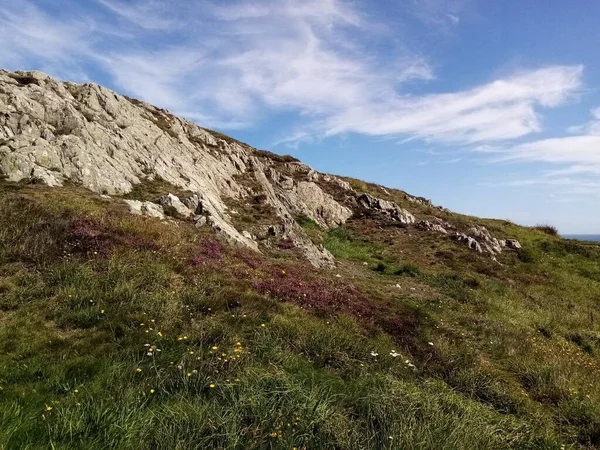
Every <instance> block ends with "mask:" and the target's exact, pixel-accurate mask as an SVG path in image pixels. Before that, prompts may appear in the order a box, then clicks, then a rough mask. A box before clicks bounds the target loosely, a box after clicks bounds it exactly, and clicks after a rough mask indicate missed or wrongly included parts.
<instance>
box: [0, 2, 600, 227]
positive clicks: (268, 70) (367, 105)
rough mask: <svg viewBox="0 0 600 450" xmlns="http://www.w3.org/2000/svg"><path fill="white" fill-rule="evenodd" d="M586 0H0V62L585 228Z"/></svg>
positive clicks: (496, 208) (308, 155)
mask: <svg viewBox="0 0 600 450" xmlns="http://www.w3.org/2000/svg"><path fill="white" fill-rule="evenodd" d="M599 23H600V4H598V3H597V2H593V1H590V2H584V1H579V2H564V1H562V0H527V1H522V0H504V1H502V2H496V1H494V2H492V1H487V0H403V1H398V0H378V1H366V0H363V1H358V0H352V1H346V0H302V1H300V0H235V1H233V0H232V1H224V0H219V1H217V0H214V1H208V0H206V1H205V0H197V1H191V0H178V1H166V0H162V1H161V0H86V1H76V0H62V1H60V2H57V1H56V0H53V1H50V0H0V67H4V68H8V69H13V70H16V69H39V70H43V71H45V72H48V73H50V74H52V75H54V76H56V77H59V78H62V79H65V80H72V81H77V82H86V81H92V82H97V83H100V84H103V85H105V86H108V87H110V88H113V89H115V90H117V91H118V92H120V93H124V94H128V95H132V96H135V97H137V98H140V99H143V100H147V101H149V102H152V103H154V104H157V105H159V106H161V107H165V108H167V109H169V110H171V111H172V112H174V113H177V114H180V115H183V116H185V117H187V118H188V119H191V120H194V121H196V122H197V123H198V124H200V125H203V126H207V127H211V128H215V129H218V130H221V131H224V132H226V133H228V134H230V135H232V136H235V137H237V138H239V139H241V140H243V141H245V142H248V143H249V144H251V145H253V146H255V147H258V148H263V149H270V150H273V151H276V152H279V153H291V154H293V155H295V156H297V157H298V158H300V159H302V160H303V161H304V162H306V163H308V164H310V165H312V166H313V167H315V168H316V169H317V170H320V171H324V172H331V173H337V174H342V175H349V176H354V177H357V178H361V179H366V180H369V181H374V182H378V183H382V184H384V185H387V186H391V187H397V188H401V189H404V190H406V191H408V192H410V193H413V194H415V195H420V196H425V197H428V198H431V199H432V200H433V201H434V203H436V204H441V205H443V206H446V207H449V208H450V209H453V210H455V211H459V212H463V213H468V214H473V215H478V216H485V217H495V218H505V219H511V220H513V221H516V222H518V223H522V224H526V225H533V224H536V223H542V222H544V223H551V224H554V225H555V226H557V227H558V228H559V230H560V231H561V232H563V233H599V232H600V208H599V205H600V92H599V90H598V88H599V86H600V56H599V53H598V43H600V27H599V26H598V24H599Z"/></svg>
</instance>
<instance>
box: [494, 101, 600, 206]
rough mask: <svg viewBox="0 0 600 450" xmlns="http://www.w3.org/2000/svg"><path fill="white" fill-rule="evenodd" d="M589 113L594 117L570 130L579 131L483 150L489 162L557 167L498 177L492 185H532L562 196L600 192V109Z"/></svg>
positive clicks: (599, 193) (598, 193)
mask: <svg viewBox="0 0 600 450" xmlns="http://www.w3.org/2000/svg"><path fill="white" fill-rule="evenodd" d="M591 113H592V116H593V120H591V121H589V122H587V123H585V124H582V125H577V126H574V127H571V128H570V129H569V130H570V131H571V132H578V133H580V134H577V135H574V136H565V137H557V138H550V139H540V140H534V141H530V142H525V143H522V144H519V145H514V146H505V147H496V148H493V149H492V150H490V151H488V152H486V153H487V154H488V155H492V158H491V159H490V161H492V162H496V163H498V162H504V163H511V162H513V163H514V162H516V163H535V164H539V163H544V164H546V165H551V166H556V167H557V168H555V169H549V170H545V171H542V172H539V171H538V172H537V173H535V172H532V173H531V174H530V176H529V177H527V178H515V179H512V180H500V181H496V182H493V183H491V184H493V185H494V186H505V187H522V186H535V187H540V188H544V189H547V190H551V191H555V192H559V193H560V195H561V196H562V197H564V196H575V195H589V194H594V195H600V151H599V150H600V108H596V109H593V110H592V111H591ZM486 153H482V154H486ZM559 188H560V189H559ZM557 189H559V191H557Z"/></svg>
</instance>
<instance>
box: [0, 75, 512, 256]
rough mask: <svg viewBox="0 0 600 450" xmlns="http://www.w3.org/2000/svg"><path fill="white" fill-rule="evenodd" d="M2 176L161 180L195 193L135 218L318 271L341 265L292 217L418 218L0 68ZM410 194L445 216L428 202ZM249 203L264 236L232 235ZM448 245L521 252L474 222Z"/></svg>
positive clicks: (124, 102) (108, 97)
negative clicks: (170, 219) (263, 217)
mask: <svg viewBox="0 0 600 450" xmlns="http://www.w3.org/2000/svg"><path fill="white" fill-rule="evenodd" d="M0 174H1V175H4V176H6V177H8V179H9V180H12V181H19V180H23V179H38V180H40V181H43V182H44V183H46V184H48V185H50V186H59V185H62V184H63V183H64V182H66V181H72V182H76V183H79V184H82V185H83V186H85V187H87V188H88V189H90V190H92V191H95V192H97V193H100V194H103V195H106V194H110V195H120V194H125V193H129V192H130V191H131V190H132V188H133V187H134V186H135V185H138V184H140V183H143V182H145V181H149V180H154V179H157V178H160V179H162V180H164V181H166V182H169V183H171V184H172V185H173V186H175V187H176V188H178V189H181V190H184V191H187V192H189V194H186V196H183V195H182V196H181V198H180V197H178V196H176V195H174V194H172V193H170V194H168V195H165V196H164V197H162V198H161V199H160V201H159V203H160V204H157V203H153V202H148V201H141V199H140V200H136V199H133V200H125V201H126V202H127V204H128V206H129V208H130V211H131V212H132V213H133V214H141V215H146V216H150V217H154V218H157V219H161V220H163V219H165V216H169V215H170V216H175V217H179V218H182V219H185V220H190V221H193V222H194V223H195V225H196V226H197V227H202V226H205V225H209V226H211V227H212V228H214V229H215V230H216V231H217V232H220V233H222V234H223V235H224V236H226V237H227V238H228V239H229V240H231V241H233V242H235V243H238V244H241V245H244V246H247V247H250V248H253V249H255V250H258V251H260V246H259V242H263V244H261V245H270V244H269V240H277V239H279V240H280V241H281V242H282V243H283V242H284V243H285V247H286V248H294V249H297V250H299V251H300V252H301V253H302V254H304V256H305V257H306V258H308V260H309V261H310V262H311V263H312V264H314V265H315V266H319V267H330V266H332V265H333V264H334V258H333V256H332V255H331V253H329V252H328V251H327V250H326V249H324V248H323V247H322V246H317V245H315V244H313V242H312V241H311V239H310V238H309V237H308V236H307V235H306V234H305V232H304V230H303V229H302V227H300V225H299V224H298V223H297V222H296V220H295V217H298V216H305V217H309V218H310V219H312V220H314V221H315V222H316V223H317V224H318V225H319V226H320V227H321V228H324V229H327V228H330V227H337V226H340V225H342V224H344V223H345V222H346V221H347V220H348V218H350V217H351V216H352V215H353V214H354V213H355V212H357V211H363V212H368V213H369V214H372V215H374V216H377V217H380V218H383V219H384V220H387V221H392V222H397V223H398V224H401V225H402V226H412V225H413V224H415V222H416V219H415V217H414V216H413V215H412V214H411V213H410V212H409V211H407V210H405V209H403V208H400V207H399V206H398V205H397V204H396V203H394V202H391V201H387V200H383V199H380V198H376V197H374V196H372V195H369V194H366V193H360V192H358V193H357V192H355V191H354V190H353V189H352V187H351V186H350V184H349V183H348V182H347V181H345V180H342V179H341V178H338V177H336V176H333V175H326V174H320V173H318V172H315V171H314V170H313V169H311V168H310V167H309V166H307V165H305V164H302V163H301V162H299V161H297V160H295V159H294V158H291V157H281V156H279V155H275V154H271V153H269V152H265V151H258V150H255V149H253V148H251V147H249V146H248V145H246V144H243V143H241V142H238V141H236V140H234V139H231V138H228V137H226V136H223V135H221V134H219V133H217V132H213V131H210V130H206V129H203V128H201V127H199V126H198V125H196V124H194V123H191V122H188V121H186V120H183V119H180V118H177V117H175V116H173V115H171V114H170V113H169V112H168V111H165V110H162V109H159V108H156V107H154V106H152V105H149V104H147V103H144V102H140V101H138V100H134V99H130V98H127V97H124V96H121V95H118V94H116V93H114V92H113V91H110V90H108V89H105V88H103V87H100V86H97V85H94V84H83V85H77V84H73V83H63V82H60V81H57V80H55V79H53V78H51V77H49V76H47V75H45V74H43V73H40V72H14V73H13V72H6V71H3V70H0ZM382 189H383V188H382ZM383 191H384V192H385V193H386V194H389V192H387V191H386V190H385V189H383ZM332 194H333V195H336V197H335V198H334V197H333V195H332ZM405 198H406V199H407V200H408V201H410V202H412V203H414V204H416V205H417V204H418V205H422V206H427V207H431V208H432V209H436V208H437V209H443V208H439V207H435V206H433V205H432V203H431V202H430V201H429V200H427V199H424V198H421V197H412V196H409V195H408V194H407V196H406V197H405ZM253 199H260V203H261V205H262V206H261V207H262V208H266V207H268V208H269V211H270V212H269V214H270V216H269V218H268V220H269V223H270V224H269V225H265V224H264V223H261V224H259V225H260V230H258V229H246V228H244V229H238V228H236V226H234V223H235V221H234V218H233V215H234V214H235V211H233V210H230V209H229V207H228V205H243V204H248V203H249V202H251V201H253ZM236 207H237V206H236ZM353 209H354V211H353ZM416 226H417V227H418V228H420V229H422V230H425V231H430V232H435V233H439V234H448V232H449V231H448V230H454V229H456V227H455V226H454V225H452V224H450V223H448V222H444V221H442V220H441V219H439V218H433V219H432V218H429V219H428V220H421V221H419V222H418V224H417V225H416ZM244 227H246V225H244ZM261 233H262V236H263V237H262V238H261V236H260V234H261ZM453 238H454V239H455V240H457V241H459V242H461V243H465V244H466V245H468V246H469V247H470V248H472V249H473V250H475V251H477V252H482V251H486V252H489V253H490V254H492V255H495V254H497V253H500V251H502V248H503V247H507V248H512V249H518V248H520V244H519V243H518V242H517V241H515V240H507V241H498V240H497V239H495V238H494V237H492V236H491V235H490V234H489V232H488V231H487V230H486V229H485V228H484V227H478V226H474V227H473V228H471V229H470V230H469V231H468V232H466V233H456V234H455V235H454V236H453Z"/></svg>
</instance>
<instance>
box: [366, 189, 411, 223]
mask: <svg viewBox="0 0 600 450" xmlns="http://www.w3.org/2000/svg"><path fill="white" fill-rule="evenodd" d="M356 202H357V204H358V206H359V207H361V208H363V209H366V210H370V211H373V212H375V213H378V214H381V215H383V216H387V217H388V218H389V219H390V220H393V221H396V222H400V223H401V224H404V225H410V224H412V223H415V217H414V216H413V215H412V214H411V213H409V212H408V211H406V210H405V209H402V208H400V207H399V206H398V205H397V204H396V203H394V202H390V201H388V200H383V199H380V198H376V197H373V196H372V195H369V194H365V193H363V194H360V195H358V196H357V197H356Z"/></svg>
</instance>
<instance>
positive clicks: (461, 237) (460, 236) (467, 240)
mask: <svg viewBox="0 0 600 450" xmlns="http://www.w3.org/2000/svg"><path fill="white" fill-rule="evenodd" d="M452 239H454V240H455V241H457V242H460V243H463V244H465V245H466V246H467V247H469V248H470V249H471V250H475V251H476V252H477V253H482V252H483V249H482V248H481V245H480V244H479V242H477V240H476V239H474V238H472V237H471V236H467V235H466V234H464V233H456V234H455V235H453V236H452Z"/></svg>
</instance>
